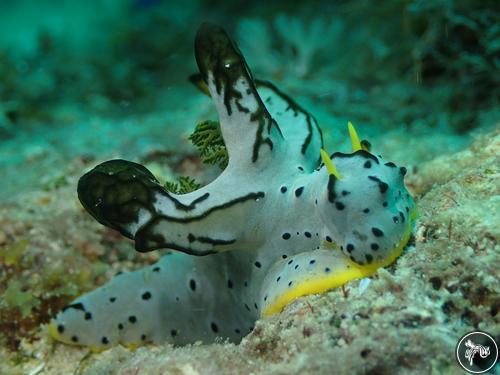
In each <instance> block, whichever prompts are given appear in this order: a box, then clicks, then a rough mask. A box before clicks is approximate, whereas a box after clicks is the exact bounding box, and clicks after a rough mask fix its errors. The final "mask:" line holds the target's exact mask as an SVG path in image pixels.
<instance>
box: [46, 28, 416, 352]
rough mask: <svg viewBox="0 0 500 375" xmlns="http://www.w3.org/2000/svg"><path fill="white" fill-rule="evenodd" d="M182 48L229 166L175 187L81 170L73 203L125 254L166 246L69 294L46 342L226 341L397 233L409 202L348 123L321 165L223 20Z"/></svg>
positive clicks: (328, 281) (105, 169) (295, 110)
mask: <svg viewBox="0 0 500 375" xmlns="http://www.w3.org/2000/svg"><path fill="white" fill-rule="evenodd" d="M195 49H196V59H197V62H198V66H199V68H200V73H201V76H202V78H203V79H204V80H205V82H206V84H207V86H208V89H209V92H210V96H211V97H212V98H213V100H214V103H215V105H216V108H217V111H218V114H219V118H220V124H221V131H222V135H223V137H224V141H225V144H226V147H227V149H228V153H229V164H228V166H227V168H226V169H225V170H224V171H223V172H222V174H221V175H220V176H219V177H218V178H217V179H216V180H215V181H213V182H212V183H210V184H209V185H207V186H205V187H203V188H201V189H199V190H196V191H194V192H192V193H188V194H184V195H176V194H172V193H169V192H167V191H166V190H165V189H164V188H163V187H162V186H161V185H160V184H159V183H158V182H157V181H156V179H155V178H154V176H153V175H152V174H151V173H150V172H149V171H148V170H146V169H145V168H144V167H142V166H141V165H139V164H135V163H131V162H127V161H123V160H112V161H109V162H106V163H103V164H101V165H99V166H97V167H96V168H95V169H93V170H92V171H90V172H89V173H87V174H86V175H85V176H83V177H82V178H81V180H80V183H79V188H78V192H79V197H80V200H81V201H82V204H83V205H84V206H85V208H87V210H88V211H89V212H90V213H91V214H92V215H93V216H94V217H95V218H96V219H97V220H98V221H99V222H101V223H103V224H104V225H107V226H109V227H111V228H114V229H116V230H118V231H120V232H121V233H122V234H124V235H126V236H127V237H130V238H132V239H134V240H135V243H136V249H137V250H138V251H150V250H154V249H158V248H168V249H173V250H178V251H175V252H173V253H171V254H170V255H166V256H164V257H163V258H162V259H161V260H160V261H159V262H158V263H157V264H155V265H153V266H150V267H147V268H145V269H143V270H139V271H136V272H130V273H124V274H121V275H119V276H117V277H115V278H114V279H113V280H112V281H111V282H109V283H108V284H106V285H104V286H103V287H101V288H98V289H96V290H95V291H93V292H91V293H89V294H86V295H84V296H82V297H80V298H78V299H77V300H76V301H74V302H73V303H72V304H70V305H68V306H67V307H66V308H65V309H64V310H63V311H62V312H60V313H59V314H58V315H57V316H56V318H55V319H54V320H53V321H52V323H51V333H52V336H54V337H55V338H56V339H58V340H61V341H63V342H66V343H76V344H80V345H86V346H89V347H91V348H95V349H100V348H106V347H109V346H110V345H114V344H117V343H122V344H129V345H136V344H139V343H141V342H155V343H161V342H166V341H168V342H173V343H175V344H185V343H191V342H194V341H196V340H203V341H212V340H213V339H214V338H215V337H218V336H221V337H227V338H229V339H231V340H233V341H238V340H239V339H240V338H241V337H242V336H244V335H245V334H246V333H248V332H249V331H250V330H251V329H252V327H253V325H254V323H255V321H256V319H257V318H258V317H260V316H263V315H264V316H265V315H269V314H272V313H275V312H278V311H280V310H281V309H282V308H283V306H285V305H286V304H287V303H289V302H290V301H292V300H293V299H295V298H297V297H299V296H301V295H305V294H310V293H319V292H324V291H326V290H328V289H331V288H334V287H336V286H339V285H342V284H343V283H345V282H347V281H348V280H351V279H353V278H358V277H363V276H366V275H369V274H371V273H373V272H375V270H376V269H377V268H379V267H381V266H385V265H387V264H389V263H391V262H392V261H393V260H394V259H395V258H396V257H397V256H398V255H399V254H400V253H401V251H402V248H403V247H404V245H405V244H406V242H407V241H408V238H409V235H410V230H411V225H412V221H413V217H414V203H413V200H412V198H411V197H410V195H409V194H408V192H407V190H406V188H405V186H404V181H403V177H404V174H405V172H406V171H405V169H404V168H398V167H396V166H395V165H394V164H393V163H391V162H385V161H384V160H383V159H382V158H381V157H380V156H375V155H373V154H371V153H370V152H368V151H367V149H366V147H363V146H362V145H361V144H362V143H360V142H359V140H358V139H357V135H356V134H355V131H354V129H353V128H352V127H350V131H351V137H352V139H353V149H354V152H353V153H350V154H342V153H335V154H333V155H332V156H331V160H330V159H329V158H327V157H326V158H325V155H324V154H323V161H324V162H325V165H323V164H320V162H321V157H320V150H321V149H322V147H323V144H322V135H321V130H320V128H319V127H318V124H317V122H316V120H315V119H314V117H313V116H311V115H310V114H309V113H307V112H306V111H305V110H303V109H302V108H301V107H300V106H298V105H297V104H296V103H295V102H293V100H291V99H290V98H289V97H287V96H286V95H284V94H283V93H281V92H280V91H279V90H277V89H276V88H275V87H274V86H273V85H271V84H269V83H267V82H261V81H256V82H254V81H253V79H252V77H251V74H250V72H249V70H248V67H247V66H246V63H245V60H244V59H243V56H242V55H241V53H240V52H239V50H238V49H237V47H236V46H235V45H234V43H233V42H232V41H231V39H230V38H229V37H228V36H227V34H226V33H225V32H224V31H223V30H222V29H220V28H218V27H216V26H212V25H206V24H205V25H203V26H202V27H201V28H200V30H199V31H198V34H197V37H196V42H195ZM332 162H333V164H332ZM334 165H335V166H334Z"/></svg>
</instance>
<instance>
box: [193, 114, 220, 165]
mask: <svg viewBox="0 0 500 375" xmlns="http://www.w3.org/2000/svg"><path fill="white" fill-rule="evenodd" d="M189 140H190V141H191V142H193V144H194V145H195V146H196V148H197V149H198V153H199V154H200V158H201V160H202V161H203V163H205V164H209V165H217V166H219V168H220V169H225V168H226V167H227V163H228V161H229V156H228V153H227V149H226V146H225V144H224V139H223V138H222V133H221V130H220V124H219V122H218V121H203V122H201V123H199V124H198V125H196V128H195V130H194V132H193V133H192V134H191V135H190V136H189Z"/></svg>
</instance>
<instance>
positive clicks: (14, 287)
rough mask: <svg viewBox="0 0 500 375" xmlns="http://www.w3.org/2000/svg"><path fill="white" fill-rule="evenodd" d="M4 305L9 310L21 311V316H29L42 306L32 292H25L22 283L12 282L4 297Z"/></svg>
mask: <svg viewBox="0 0 500 375" xmlns="http://www.w3.org/2000/svg"><path fill="white" fill-rule="evenodd" d="M2 297H3V303H4V304H5V306H6V307H7V308H11V309H19V311H20V312H21V316H22V317H23V318H24V317H26V316H28V315H29V314H30V313H31V311H32V309H33V308H35V307H39V306H40V300H39V299H38V298H36V297H34V296H33V294H32V292H31V291H29V290H28V291H25V290H23V287H22V285H21V283H20V282H19V281H17V280H11V281H10V282H9V283H8V286H7V289H6V290H5V292H4V293H3V295H2Z"/></svg>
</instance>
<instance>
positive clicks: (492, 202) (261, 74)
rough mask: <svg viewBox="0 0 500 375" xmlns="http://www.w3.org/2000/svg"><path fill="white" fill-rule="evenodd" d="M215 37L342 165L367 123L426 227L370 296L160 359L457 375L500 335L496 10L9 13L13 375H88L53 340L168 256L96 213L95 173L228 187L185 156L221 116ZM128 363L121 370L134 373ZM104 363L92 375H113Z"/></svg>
mask: <svg viewBox="0 0 500 375" xmlns="http://www.w3.org/2000/svg"><path fill="white" fill-rule="evenodd" d="M207 21H208V22H211V23H214V24H217V25H220V26H222V27H223V28H224V29H225V30H226V31H227V33H228V34H229V35H230V36H231V37H232V38H233V39H234V41H235V42H236V43H237V45H238V46H239V49H240V50H241V52H242V54H243V55H244V56H245V58H246V61H247V63H248V66H249V68H250V69H251V71H252V73H253V76H254V77H255V78H256V79H264V80H269V81H271V82H272V83H274V84H275V85H276V86H277V87H279V89H280V90H282V91H283V92H285V93H286V94H288V95H289V96H290V97H291V98H293V99H294V100H295V101H296V102H297V103H299V104H300V105H301V106H302V107H303V108H304V109H306V110H307V111H309V112H310V113H312V114H313V115H314V116H315V117H316V118H317V120H318V123H319V125H320V126H321V128H322V130H323V136H324V143H325V149H326V150H327V151H328V152H329V153H332V152H335V151H344V152H347V151H349V150H350V143H351V142H350V139H349V137H348V131H347V123H348V121H351V122H352V123H354V125H355V126H356V129H357V131H358V133H359V134H360V137H361V139H367V140H368V141H369V142H370V143H371V145H372V151H373V153H374V154H376V155H379V154H381V155H383V157H384V158H386V159H387V160H391V161H394V162H396V163H397V164H398V165H401V166H405V167H406V168H407V170H408V174H407V175H406V184H407V187H408V189H409V190H410V192H411V194H412V195H413V196H414V198H415V201H416V202H417V207H418V209H419V210H420V211H421V212H420V216H419V218H418V221H417V223H416V227H415V230H414V232H413V236H412V237H411V240H410V242H409V245H408V247H407V248H406V249H405V250H404V252H403V255H402V256H401V257H400V258H399V259H398V261H397V263H395V264H394V265H392V266H391V267H389V268H386V269H384V270H381V271H380V274H377V275H375V276H374V277H373V278H371V279H364V280H363V283H362V285H364V286H363V288H361V285H360V287H359V290H358V287H357V284H347V287H346V289H342V291H340V290H335V291H333V292H332V293H330V294H325V295H322V296H321V297H318V299H315V298H316V297H311V299H310V300H305V301H306V302H304V301H302V302H299V303H298V304H297V305H293V306H291V307H290V310H288V311H285V312H284V313H283V314H282V316H279V317H277V318H276V317H271V318H269V319H267V318H266V319H263V320H259V322H258V323H257V329H256V330H255V331H254V333H252V334H250V335H249V336H247V338H248V341H246V342H245V341H244V342H243V344H242V345H238V346H229V345H228V346H226V345H222V344H220V345H219V344H216V345H213V346H204V345H202V346H195V347H193V348H188V349H186V350H188V351H186V352H183V351H182V350H183V349H180V350H179V351H172V348H171V347H162V348H161V349H158V350H164V351H165V353H163V354H166V355H165V356H164V357H163V354H162V356H160V357H162V358H167V356H168V355H171V356H172V358H173V360H172V358H170V359H168V360H169V361H173V362H175V363H177V365H178V364H179V363H181V365H178V366H179V368H181V369H182V371H183V372H185V373H190V370H191V369H192V368H191V367H186V366H187V365H186V366H184V367H183V365H184V364H185V363H184V362H182V358H186V357H187V358H188V359H187V362H186V363H188V364H189V366H191V364H195V365H200V363H201V362H199V361H198V360H197V359H198V358H204V357H203V356H205V357H212V355H213V356H214V357H216V358H219V363H220V364H219V366H221V367H220V368H221V369H223V370H224V371H222V373H233V370H234V368H237V366H238V365H234V366H233V364H232V362H231V361H230V360H228V358H232V359H234V358H236V360H235V362H234V363H236V364H242V366H243V367H242V370H241V372H242V373H245V371H246V370H248V371H246V372H248V373H249V372H253V373H257V372H256V371H257V370H259V369H260V370H262V369H263V368H264V367H265V366H267V365H269V364H270V363H271V362H273V363H274V364H276V366H277V367H278V365H277V363H278V364H279V366H282V367H283V368H285V367H286V366H287V365H289V366H293V365H295V366H296V368H293V369H292V370H293V371H290V373H293V372H294V371H296V372H300V371H299V370H297V369H302V368H306V369H308V367H307V366H306V365H304V363H308V362H311V363H312V364H311V366H312V367H311V368H313V369H317V367H315V366H320V365H325V364H326V366H327V368H328V370H330V369H331V368H333V367H335V366H337V365H338V363H337V358H348V359H349V360H348V361H345V362H343V363H342V366H343V367H339V368H340V370H339V372H340V373H365V372H366V371H367V370H366V369H367V368H368V369H369V370H373V373H384V370H386V369H389V370H390V371H391V372H392V371H393V369H394V368H404V369H411V370H415V369H416V368H420V365H421V362H422V361H421V362H419V363H416V362H415V363H414V362H411V360H408V358H417V359H420V358H428V356H433V355H436V356H437V358H436V360H435V361H434V359H433V360H432V361H429V362H428V363H427V367H425V369H429V372H430V369H433V370H434V373H440V369H444V370H447V371H448V372H446V371H444V370H443V373H455V371H456V370H457V369H458V367H457V366H456V363H455V359H454V357H453V355H451V354H449V353H452V352H453V348H454V345H455V342H456V340H457V339H458V338H459V337H460V336H461V335H462V334H463V333H464V331H470V330H472V329H475V328H478V327H483V326H484V327H486V328H485V329H488V330H490V329H491V330H492V334H493V335H495V334H496V337H498V334H497V333H498V324H497V323H498V322H497V321H498V316H497V312H498V306H499V304H498V300H499V299H498V291H496V290H494V289H495V287H496V286H497V285H498V283H497V284H495V282H496V281H497V279H498V276H497V275H496V274H497V272H495V270H494V267H495V265H496V264H497V263H498V259H497V258H498V251H497V250H498V230H497V229H495V227H497V225H496V223H495V220H496V216H495V212H499V211H498V210H497V209H496V208H495V207H497V206H498V193H497V190H498V189H497V188H496V187H495V186H494V178H495V176H498V163H497V162H496V160H494V156H495V153H497V150H498V135H497V134H498V130H496V132H497V133H495V129H498V124H499V121H500V106H499V100H500V74H499V73H498V72H499V71H500V70H499V68H500V66H499V65H500V60H499V58H498V56H499V55H500V27H499V26H498V25H500V22H499V21H500V19H499V12H498V5H497V4H496V2H495V1H481V2H480V1H473V0H469V1H459V0H456V1H453V0H439V1H431V0H429V1H422V0H421V1H417V0H415V1H410V0H396V1H386V2H376V3H375V2H369V1H365V0H352V1H347V0H345V1H320V2H311V1H285V0H279V1H247V2H244V3H243V4H240V3H237V2H229V1H218V0H193V1H181V0H174V1H167V0H89V1H77V0H46V1H43V2H42V1H35V0H32V1H29V0H19V1H3V2H0V176H2V179H1V182H0V331H1V332H0V333H1V334H0V344H1V346H2V347H1V348H0V373H3V372H4V371H7V370H4V369H9V371H10V370H12V373H20V372H21V373H23V372H26V373H38V372H37V371H38V370H36V369H37V368H38V366H41V365H40V363H39V361H42V360H43V361H45V359H47V362H46V363H45V362H44V364H43V366H46V368H45V372H40V373H72V372H74V371H77V370H78V368H79V366H80V364H81V363H80V362H83V361H84V359H86V358H88V357H87V353H84V354H83V355H82V356H81V357H78V353H82V352H78V351H77V349H75V348H74V347H69V346H65V345H64V346H63V345H60V346H58V344H56V343H54V342H53V341H51V340H50V338H49V333H48V330H49V329H48V328H47V326H46V325H45V324H46V323H48V322H49V320H50V319H51V318H52V317H53V316H54V315H55V314H56V313H57V312H58V311H60V310H61V308H62V307H63V306H64V305H66V304H67V303H70V302H71V301H72V300H74V299H75V298H76V297H77V296H79V295H81V294H82V293H85V292H88V291H90V290H93V289H94V288H96V287H97V286H100V285H102V284H103V283H104V282H105V281H107V280H109V279H110V278H111V277H112V275H113V274H115V273H116V272H118V271H123V270H132V269H138V268H140V267H141V266H144V265H149V264H151V263H153V262H154V261H156V260H158V258H159V256H160V252H149V253H145V254H144V253H139V252H135V251H134V250H133V244H132V243H131V242H130V241H128V240H127V239H125V238H124V237H121V236H119V235H117V234H116V233H115V232H113V231H111V230H108V229H106V228H105V227H103V226H101V225H100V224H98V223H97V222H96V221H95V220H94V219H93V218H92V217H91V216H90V215H88V214H87V213H85V210H84V208H83V207H82V205H81V204H80V202H79V201H78V197H77V192H76V187H77V182H78V179H79V178H80V177H81V176H82V175H83V174H84V173H86V172H88V171H89V170H90V169H91V168H93V167H95V166H96V165H98V164H100V163H101V162H103V161H106V160H109V159H114V158H123V159H126V160H131V161H135V162H138V163H140V164H143V165H145V166H146V167H147V168H149V169H150V170H151V171H152V172H153V173H154V174H155V175H156V176H157V177H158V179H159V180H160V182H162V183H163V182H165V181H166V180H170V181H173V180H175V178H176V177H178V176H179V175H184V176H190V177H194V178H195V179H196V181H197V182H199V183H201V184H205V183H207V182H209V181H210V180H212V179H213V178H215V177H216V176H217V175H218V174H219V173H220V169H218V168H217V167H215V166H212V167H210V166H207V165H206V164H204V163H202V162H200V158H199V155H198V152H197V148H196V147H195V145H193V144H192V143H191V142H190V141H189V140H188V137H189V135H190V134H192V133H193V131H194V129H195V127H196V125H198V124H200V123H202V122H204V121H206V120H217V119H218V117H217V113H216V111H215V108H214V105H213V103H212V101H211V100H210V99H209V98H208V97H207V96H206V95H204V94H203V93H201V92H200V90H199V87H195V85H194V84H193V83H192V82H191V81H192V79H191V80H190V77H191V76H192V74H193V73H197V71H198V68H197V64H196V61H195V56H194V38H195V35H196V32H197V30H198V28H199V26H200V25H201V24H202V23H203V22H207ZM484 135H486V136H484ZM471 145H473V146H472V147H470V146H471ZM463 150H466V152H464V153H460V152H461V151H463ZM440 157H443V158H441V159H440ZM134 178H135V176H134ZM184 181H186V180H184ZM188 182H189V180H188ZM298 194H299V195H300V194H301V193H298ZM297 196H298V195H297ZM257 201H258V199H257ZM385 203H387V202H385ZM95 206H96V207H97V204H96V205H95ZM384 207H385V206H384ZM478 207H479V208H478ZM339 210H340V209H339ZM297 234H299V232H297ZM288 235H290V234H288ZM309 236H311V234H310V233H309ZM451 250H452V251H451ZM457 259H458V260H457ZM259 264H260V263H259ZM450 265H451V266H450ZM259 268H260V266H259ZM485 275H486V276H485ZM479 276H480V277H479ZM491 280H493V281H494V282H491ZM487 281H488V282H487ZM370 283H372V284H371V287H369V285H370ZM353 285H354V286H353ZM374 285H375V286H374ZM365 289H366V293H367V294H368V296H369V298H365V296H366V295H365V294H363V293H365ZM474 291H478V292H477V293H475V292H474ZM335 293H338V294H335ZM370 293H371V294H370ZM362 294H363V296H361V295H362ZM349 295H350V296H351V297H352V298H351V299H349V298H348V297H349ZM356 298H357V299H356ZM370 298H371V299H370ZM309 301H311V303H312V305H311V304H310V302H309ZM415 301H418V302H415ZM301 303H302V305H301ZM374 306H375V307H374ZM256 309H257V307H256ZM376 309H378V310H377V311H375V310H376ZM358 310H359V311H358ZM304 311H306V313H304ZM367 311H368V312H370V313H372V312H373V313H374V314H373V319H368V313H366V312H367ZM273 319H274V320H273ZM495 322H497V323H495ZM483 323H484V324H483ZM358 324H359V326H358ZM370 324H373V325H370ZM495 324H496V325H495ZM387 326H389V327H390V328H389V329H386V328H385V327H387ZM311 327H312V328H311ZM417 328H418V329H417ZM289 329H290V330H289ZM436 332H440V333H443V332H444V333H443V334H442V336H439V337H438V339H436V335H437V334H436ZM372 333H373V335H372ZM415 333H417V334H415ZM386 334H387V336H386ZM259 335H262V336H259ZM400 335H401V337H404V338H405V340H406V341H404V342H406V343H407V344H408V345H406V347H407V348H410V349H406V350H409V352H405V351H404V350H402V349H401V348H400V346H403V345H401V342H400V341H399V336H400ZM419 335H421V336H419ZM382 337H383V339H382V340H381V338H382ZM309 338H311V339H310V341H308V340H309ZM244 340H246V338H245V339H244ZM350 340H352V341H350ZM497 341H498V340H497ZM422 342H423V344H422ZM296 343H299V344H296ZM32 344H33V346H32V347H31V346H30V345H32ZM320 344H321V345H324V346H321V345H320ZM351 344H352V347H353V348H355V349H352V350H356V351H357V353H359V356H358V354H356V353H355V354H356V355H353V356H351V354H352V353H351V346H350V345H351ZM280 345H281V346H280ZM300 345H302V347H303V349H304V353H306V352H307V353H308V354H304V357H300V356H299V355H298V353H299V352H300V350H299V349H297V348H298V347H300ZM384 345H385V346H384ZM317 347H320V349H321V350H322V353H327V354H323V357H321V355H318V354H317V353H318V352H317V351H316V350H317ZM443 348H445V349H443ZM148 349H150V348H148ZM191 349H192V350H193V352H192V353H191V352H190V351H189V350H191ZM275 349H276V350H275ZM119 350H121V349H116V348H114V349H111V350H110V352H112V353H113V354H109V355H110V356H112V362H110V363H112V365H109V366H110V367H113V366H114V367H115V368H114V370H116V371H118V372H119V370H117V369H118V368H119V366H121V363H122V362H123V361H124V359H123V353H120V352H119ZM123 350H125V349H123ZM154 350H156V349H154ZM154 350H153V351H151V352H146V351H145V352H140V353H148V355H150V356H151V357H155V355H156V352H154ZM175 350H177V349H175ZM318 350H319V349H318ZM211 351H213V352H211ZM40 353H42V354H43V355H42V354H40ZM67 353H71V354H70V355H69V356H71V360H68V361H67V363H66V362H65V363H64V364H63V363H62V362H64V361H61V358H66V357H68V354H67ZM75 353H76V354H75ZM117 353H118V354H117ZM131 353H132V352H130V353H129V352H127V353H126V356H125V357H127V358H128V359H129V360H130V361H131V362H129V363H128V365H130V367H134V366H136V364H135V362H134V361H135V360H136V358H137V357H135V356H134V355H133V354H131ZM140 353H139V355H142V354H140ZM207 353H209V354H207ZM213 353H215V354H213ZM235 353H236V354H235ZM370 353H372V354H370ZM386 353H389V354H390V355H392V357H391V358H390V360H391V361H389V360H388V361H386V357H385V355H386ZM436 353H438V354H440V355H437V354H436ZM443 353H445V354H443ZM191 354H192V356H191ZM233 354H235V356H234V358H233ZM103 355H104V357H98V356H95V357H91V361H92V360H95V361H96V363H97V364H96V366H97V367H96V369H97V370H95V371H94V372H92V371H89V372H83V371H82V373H102V371H101V370H102V368H104V367H106V366H108V358H109V357H105V356H106V355H107V354H103ZM73 356H74V357H73ZM183 356H184V357H183ZM275 356H276V358H278V357H279V359H278V360H277V359H276V358H275ZM337 356H338V357H337ZM358 357H360V358H363V359H362V360H360V358H358ZM40 358H42V359H40ZM103 358H104V359H103ZM192 358H195V359H196V360H192ZM220 358H222V359H220ZM303 358H306V359H307V360H305V359H303ZM432 358H434V357H432ZM443 358H444V359H443ZM4 359H5V360H4ZM7 359H8V360H7ZM365 359H366V361H367V363H368V362H369V361H371V362H370V365H369V366H365V364H364V362H363V363H362V362H360V361H364V360H365ZM177 360H179V361H180V362H176V361H177ZM165 361H167V359H165ZM190 361H191V362H190ZM238 361H239V362H238ZM292 361H293V362H292ZM132 362H133V363H132ZM147 363H149V364H151V366H153V367H151V368H154V361H153V362H152V361H149V359H148V358H146V359H144V364H143V365H146V364H147ZM64 365H67V366H68V367H67V368H66V367H64ZM2 366H6V367H2ZM22 366H25V367H22ZM160 366H161V363H160ZM200 366H203V364H201V365H200ZM245 366H247V367H245ZM301 366H302V367H301ZM339 366H340V365H339ZM21 368H22V369H21ZM196 368H199V367H196ZM214 368H216V369H218V368H217V367H214ZM228 368H229V370H228ZM26 369H29V371H28V370H26ZM68 369H71V370H68ZM256 369H257V370H256ZM280 369H281V367H280ZM436 369H437V370H436ZM23 370H26V371H23ZM52 370H53V371H52ZM56 370H57V371H56ZM389 370H388V371H389ZM40 371H41V370H40ZM51 371H52V372H51ZM146 371H147V370H146ZM179 371H180V370H179ZM270 371H271V370H270ZM283 371H285V370H283ZM377 371H378V372H377ZM213 372H214V373H218V372H217V371H216V370H213ZM285 372H286V371H285ZM6 373H9V372H6ZM110 373H114V372H110ZM303 373H308V372H307V371H304V372H303ZM422 373H425V371H423V372H422Z"/></svg>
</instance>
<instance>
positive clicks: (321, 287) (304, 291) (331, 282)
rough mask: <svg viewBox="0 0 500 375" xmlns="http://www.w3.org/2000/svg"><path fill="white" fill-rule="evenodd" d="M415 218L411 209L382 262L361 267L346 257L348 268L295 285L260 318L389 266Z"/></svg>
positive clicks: (403, 245) (403, 242)
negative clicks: (404, 228)
mask: <svg viewBox="0 0 500 375" xmlns="http://www.w3.org/2000/svg"><path fill="white" fill-rule="evenodd" d="M415 217H416V209H413V210H412V212H411V214H410V218H409V220H408V225H407V227H406V231H405V234H404V235H403V238H402V240H401V241H400V242H399V244H398V246H397V247H396V248H395V249H393V250H392V251H391V254H390V255H389V257H388V258H387V259H385V260H384V261H382V262H379V263H373V264H369V265H365V266H361V265H359V264H357V263H354V262H352V261H351V260H350V259H349V258H347V257H346V263H348V264H349V265H350V267H349V268H347V267H346V268H344V269H343V270H342V271H340V272H339V271H336V272H333V273H332V275H330V276H327V277H325V276H320V277H317V278H314V279H310V280H307V281H304V282H303V283H300V284H297V285H296V286H295V287H294V288H292V289H290V290H288V291H287V292H286V293H284V294H283V295H281V296H280V297H279V298H278V299H277V300H276V301H275V302H274V303H273V304H272V305H269V306H267V307H266V308H265V309H264V310H263V311H262V313H261V316H262V317H267V316H270V315H273V314H276V313H279V312H281V310H283V308H284V307H285V306H286V305H288V304H289V303H290V302H292V301H294V300H296V299H297V298H299V297H303V296H306V295H309V294H320V293H324V292H326V291H327V290H330V289H334V288H337V287H339V286H341V285H343V284H345V283H346V282H348V281H350V280H354V279H360V278H363V277H367V276H370V275H373V274H374V273H375V272H376V271H377V270H378V269H379V268H381V267H386V266H388V265H389V264H391V263H392V262H394V261H395V260H396V258H397V257H398V256H400V255H401V253H402V252H403V248H404V247H405V246H406V244H407V243H408V240H409V239H410V235H411V228H412V222H413V219H414V218H415Z"/></svg>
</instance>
